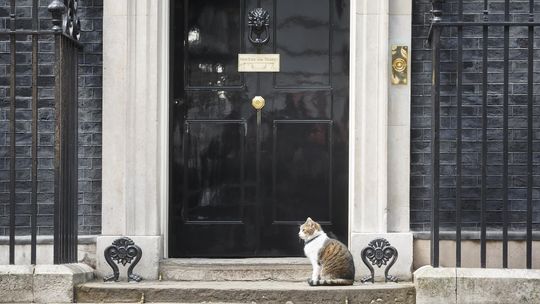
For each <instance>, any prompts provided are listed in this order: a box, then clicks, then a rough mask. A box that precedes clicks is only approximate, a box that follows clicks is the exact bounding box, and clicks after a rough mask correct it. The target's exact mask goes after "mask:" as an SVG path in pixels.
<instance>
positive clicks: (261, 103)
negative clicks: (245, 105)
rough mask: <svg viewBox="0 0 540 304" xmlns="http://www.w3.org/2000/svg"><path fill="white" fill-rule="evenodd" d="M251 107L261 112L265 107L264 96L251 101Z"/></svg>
mask: <svg viewBox="0 0 540 304" xmlns="http://www.w3.org/2000/svg"><path fill="white" fill-rule="evenodd" d="M251 105H252V106H253V107H254V108H255V109H256V110H260V109H262V108H263V107H264V98H263V97H262V96H255V97H253V99H252V100H251Z"/></svg>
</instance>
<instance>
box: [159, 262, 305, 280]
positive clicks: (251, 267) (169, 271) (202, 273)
mask: <svg viewBox="0 0 540 304" xmlns="http://www.w3.org/2000/svg"><path fill="white" fill-rule="evenodd" d="M159 273H160V275H161V278H162V280H165V281H267V280H271V281H292V282H294V281H296V282H300V281H305V280H307V278H309V277H311V264H310V263H309V261H308V259H307V258H241V259H208V258H186V259H165V260H162V261H161V262H160V263H159Z"/></svg>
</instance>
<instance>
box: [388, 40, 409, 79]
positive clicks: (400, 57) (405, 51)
mask: <svg viewBox="0 0 540 304" xmlns="http://www.w3.org/2000/svg"><path fill="white" fill-rule="evenodd" d="M408 61H409V47H407V46H405V45H393V46H392V84H407V78H408V66H409V65H408Z"/></svg>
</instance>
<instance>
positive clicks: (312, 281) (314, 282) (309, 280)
mask: <svg viewBox="0 0 540 304" xmlns="http://www.w3.org/2000/svg"><path fill="white" fill-rule="evenodd" d="M307 283H308V284H309V286H316V285H317V281H315V280H313V279H311V278H310V279H308V280H307Z"/></svg>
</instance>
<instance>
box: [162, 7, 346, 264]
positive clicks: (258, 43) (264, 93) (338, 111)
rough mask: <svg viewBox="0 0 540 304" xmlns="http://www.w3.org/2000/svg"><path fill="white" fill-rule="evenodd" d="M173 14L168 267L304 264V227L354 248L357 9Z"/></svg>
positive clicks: (201, 9)
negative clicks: (173, 263)
mask: <svg viewBox="0 0 540 304" xmlns="http://www.w3.org/2000/svg"><path fill="white" fill-rule="evenodd" d="M170 3H171V76H172V77H171V95H172V96H171V97H172V98H171V101H172V104H171V107H170V109H171V110H170V143H171V144H170V149H171V151H170V168H171V170H170V172H171V176H170V208H169V257H257V256H259V257H263V256H300V255H302V254H303V252H302V247H303V246H302V244H301V243H300V242H299V240H298V236H297V231H298V225H299V224H301V223H303V222H304V221H305V219H306V217H308V216H310V217H312V218H314V219H315V220H317V221H318V222H320V223H321V224H322V226H323V228H324V229H325V231H329V232H332V233H333V234H334V235H335V236H336V237H337V238H338V239H340V240H341V241H342V242H344V243H347V227H348V222H347V221H348V215H347V212H348V197H347V192H348V191H347V187H348V120H349V117H348V108H349V105H348V103H349V96H348V93H349V88H348V86H349V2H348V1H345V0H296V1H288V0H272V1H263V0H259V1H257V0H207V1H195V0H184V1H171V2H170ZM256 8H260V9H259V10H255V9H256ZM257 21H261V23H259V24H257ZM261 24H262V28H261V30H260V31H258V29H257V28H256V27H255V26H254V25H261ZM238 54H279V61H280V63H279V72H238ZM257 96H259V97H262V99H264V106H263V107H261V104H262V103H261V98H258V99H257V98H255V97H257ZM254 99H256V100H255V101H256V102H255V103H254V102H253V100H254Z"/></svg>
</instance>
